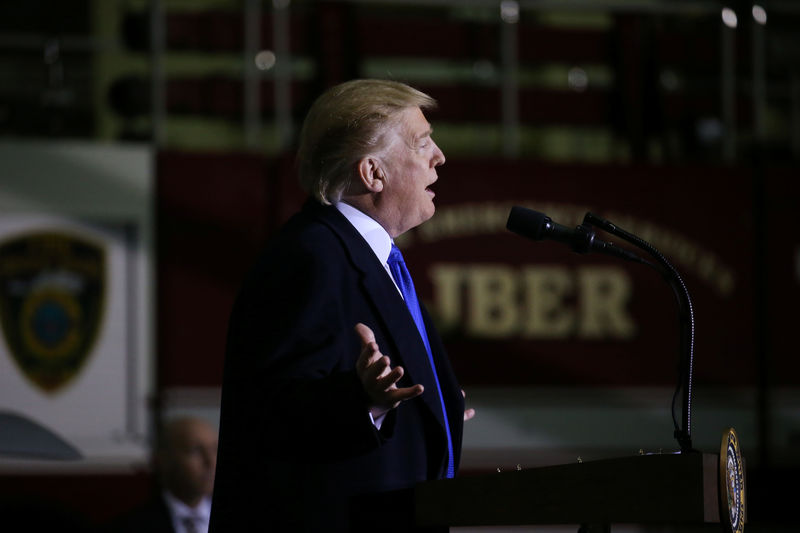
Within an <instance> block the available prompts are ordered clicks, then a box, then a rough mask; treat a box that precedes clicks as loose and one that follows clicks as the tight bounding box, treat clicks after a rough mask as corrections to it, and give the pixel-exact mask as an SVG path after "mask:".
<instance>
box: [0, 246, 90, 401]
mask: <svg viewBox="0 0 800 533" xmlns="http://www.w3.org/2000/svg"><path fill="white" fill-rule="evenodd" d="M105 279H106V254H105V250H104V249H103V248H102V247H101V246H99V245H97V244H95V243H93V242H90V241H88V240H86V239H84V238H81V237H77V236H75V235H72V234H68V233H62V232H57V231H42V232H35V233H27V234H24V235H21V236H19V237H16V238H12V239H9V240H6V241H4V242H2V243H0V326H2V330H3V337H4V338H5V341H6V344H7V346H8V348H9V352H10V353H11V357H12V359H13V360H14V362H15V363H16V364H17V366H18V367H19V369H20V370H21V371H22V373H23V374H24V375H25V376H26V377H27V378H28V379H29V380H30V381H31V382H32V383H34V384H35V385H36V386H37V387H39V388H40V389H42V390H44V391H46V392H50V393H52V392H55V391H56V390H58V389H59V388H61V387H63V386H64V385H65V384H67V383H68V382H69V381H70V380H72V379H73V378H74V377H75V376H77V375H78V373H79V371H80V369H81V368H82V367H83V366H84V364H85V363H86V361H87V359H88V357H89V354H90V352H91V348H92V346H93V345H94V342H95V339H96V337H97V333H98V330H99V326H100V321H101V318H102V312H103V306H104V299H105V284H106V282H105Z"/></svg>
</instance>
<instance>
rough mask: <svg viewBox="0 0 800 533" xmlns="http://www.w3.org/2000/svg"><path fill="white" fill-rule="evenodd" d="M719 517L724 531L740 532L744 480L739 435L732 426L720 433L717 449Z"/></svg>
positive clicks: (743, 517)
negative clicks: (720, 444) (720, 437)
mask: <svg viewBox="0 0 800 533" xmlns="http://www.w3.org/2000/svg"><path fill="white" fill-rule="evenodd" d="M719 498H720V507H721V509H720V515H721V516H720V519H721V521H722V525H723V526H724V528H725V531H727V532H729V533H742V531H743V530H744V523H745V480H744V465H743V464H742V452H741V450H740V449H739V437H738V436H737V435H736V431H735V430H734V429H733V428H728V429H726V430H725V431H724V432H723V434H722V446H721V447H720V451H719Z"/></svg>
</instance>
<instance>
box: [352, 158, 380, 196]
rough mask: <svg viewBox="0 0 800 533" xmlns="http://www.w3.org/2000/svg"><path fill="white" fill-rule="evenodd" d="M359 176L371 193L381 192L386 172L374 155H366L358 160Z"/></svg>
mask: <svg viewBox="0 0 800 533" xmlns="http://www.w3.org/2000/svg"><path fill="white" fill-rule="evenodd" d="M358 178H359V180H360V181H361V183H362V184H363V185H364V187H366V189H367V190H368V191H369V192H371V193H377V192H381V191H382V190H383V182H384V179H385V178H386V174H385V173H384V172H383V169H382V168H381V163H380V161H378V160H377V159H375V158H374V157H364V158H363V159H361V161H359V162H358Z"/></svg>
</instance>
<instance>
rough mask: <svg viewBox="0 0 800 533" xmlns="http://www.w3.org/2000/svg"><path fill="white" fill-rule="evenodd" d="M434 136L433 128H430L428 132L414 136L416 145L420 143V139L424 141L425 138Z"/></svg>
mask: <svg viewBox="0 0 800 533" xmlns="http://www.w3.org/2000/svg"><path fill="white" fill-rule="evenodd" d="M431 135H433V127H432V126H429V127H428V129H427V130H425V131H423V132H422V133H421V134H419V135H414V143H415V144H416V143H418V142H419V140H420V139H424V138H425V137H430V136H431Z"/></svg>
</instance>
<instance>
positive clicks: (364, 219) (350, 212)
mask: <svg viewBox="0 0 800 533" xmlns="http://www.w3.org/2000/svg"><path fill="white" fill-rule="evenodd" d="M334 205H335V207H336V209H338V210H339V212H340V213H341V214H342V215H344V217H345V218H346V219H347V220H348V221H349V222H350V224H352V225H353V227H354V228H355V229H356V231H357V232H358V233H359V234H360V235H361V236H362V237H363V238H364V240H365V241H367V244H369V247H370V248H372V251H373V252H374V253H375V255H376V256H377V257H378V260H379V261H380V262H381V264H384V265H385V264H386V262H387V261H388V260H389V252H391V251H392V238H391V237H390V236H389V234H388V233H387V232H386V230H385V229H383V226H381V225H380V224H378V221H377V220H375V219H374V218H372V217H370V216H369V215H367V214H366V213H363V212H362V211H359V210H358V209H356V208H355V207H353V206H352V205H350V204H347V203H345V202H337V203H336V204H334Z"/></svg>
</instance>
